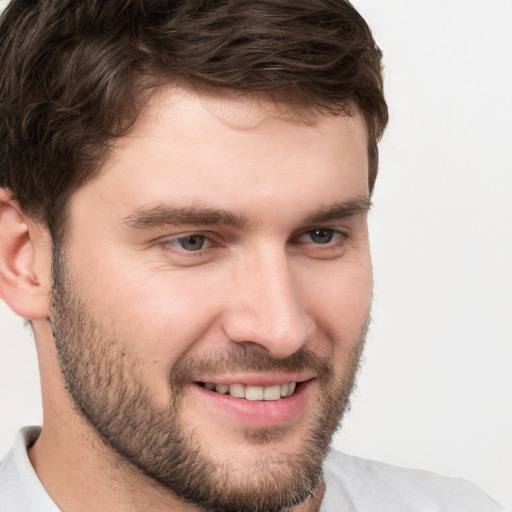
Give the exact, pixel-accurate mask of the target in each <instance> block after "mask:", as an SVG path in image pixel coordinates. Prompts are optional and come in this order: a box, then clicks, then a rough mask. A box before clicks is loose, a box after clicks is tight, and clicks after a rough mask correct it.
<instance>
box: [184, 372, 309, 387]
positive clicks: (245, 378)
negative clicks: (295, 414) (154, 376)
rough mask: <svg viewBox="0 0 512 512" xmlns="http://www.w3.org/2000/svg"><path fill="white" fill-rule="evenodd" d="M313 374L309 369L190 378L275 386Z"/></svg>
mask: <svg viewBox="0 0 512 512" xmlns="http://www.w3.org/2000/svg"><path fill="white" fill-rule="evenodd" d="M314 378H315V375H314V374H313V373H312V372H310V371H302V372H291V373H270V372H269V373H242V374H238V375H236V374H235V375H213V374H212V375H201V376H198V377H197V378H194V379H192V380H193V381H194V382H202V383H207V382H211V383H215V384H226V385H227V386H229V385H230V384H243V385H245V386H262V387H268V386H276V385H282V384H287V383H289V382H304V381H307V380H311V379H314Z"/></svg>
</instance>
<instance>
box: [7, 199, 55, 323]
mask: <svg viewBox="0 0 512 512" xmlns="http://www.w3.org/2000/svg"><path fill="white" fill-rule="evenodd" d="M48 245H49V244H46V243H44V241H43V237H42V233H41V232H40V230H39V229H37V228H36V226H35V225H34V224H33V223H30V221H29V220H28V219H27V217H26V216H25V215H24V214H23V212H22V211H21V209H20V207H19V205H18V203H17V202H16V201H14V200H12V199H11V198H10V195H9V193H8V192H7V191H6V190H5V189H0V297H1V298H2V299H3V300H4V301H5V302H6V303H7V305H8V306H9V307H10V308H11V309H12V310H13V311H14V312H15V313H16V314H18V315H19V316H21V317H23V318H26V319H29V320H37V319H40V318H46V317H48V310H49V306H48V292H49V286H48V283H49V267H50V265H49V261H50V258H49V253H48V254H45V253H46V252H47V251H49V247H48ZM41 261H43V262H46V261H48V264H42V265H41Z"/></svg>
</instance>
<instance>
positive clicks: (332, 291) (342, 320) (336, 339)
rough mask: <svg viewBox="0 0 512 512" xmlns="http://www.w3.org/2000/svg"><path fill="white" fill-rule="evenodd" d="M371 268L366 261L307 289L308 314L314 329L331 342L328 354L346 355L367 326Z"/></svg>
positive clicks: (331, 274) (329, 276) (332, 274)
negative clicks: (314, 326)
mask: <svg viewBox="0 0 512 512" xmlns="http://www.w3.org/2000/svg"><path fill="white" fill-rule="evenodd" d="M372 282H373V281H372V268H371V263H370V260H369V258H368V261H367V262H366V261H365V262H364V263H359V264H357V265H351V266H350V268H348V266H347V268H343V267H340V268H339V269H338V271H331V272H329V273H328V275H326V276H324V278H323V279H317V283H316V285H315V286H309V287H308V289H309V293H308V292H305V293H308V303H309V311H310V312H311V313H310V314H311V315H312V316H313V317H314V318H315V321H316V324H317V329H318V330H319V331H320V332H321V333H323V334H324V335H325V336H326V337H327V338H328V339H329V340H330V342H331V350H332V351H333V352H334V351H337V352H340V351H341V352H344V353H347V352H349V351H350V350H351V349H352V348H353V347H354V346H355V345H357V344H358V342H359V340H360V339H361V335H362V334H364V330H365V328H366V325H367V322H368V315H369V309H370V305H371V297H372Z"/></svg>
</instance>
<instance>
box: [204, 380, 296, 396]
mask: <svg viewBox="0 0 512 512" xmlns="http://www.w3.org/2000/svg"><path fill="white" fill-rule="evenodd" d="M295 386H296V383H295V382H288V383H286V384H276V385H275V386H267V387H263V386H245V385H244V384H230V385H229V386H228V385H227V384H213V383H211V382H208V383H206V384H205V385H204V387H205V388H206V389H209V390H210V391H213V390H215V391H217V392H218V393H222V394H224V395H226V394H229V395H231V396H233V397H236V398H245V399H246V400H279V399H280V398H282V397H287V396H290V395H291V394H292V393H293V392H294V391H295Z"/></svg>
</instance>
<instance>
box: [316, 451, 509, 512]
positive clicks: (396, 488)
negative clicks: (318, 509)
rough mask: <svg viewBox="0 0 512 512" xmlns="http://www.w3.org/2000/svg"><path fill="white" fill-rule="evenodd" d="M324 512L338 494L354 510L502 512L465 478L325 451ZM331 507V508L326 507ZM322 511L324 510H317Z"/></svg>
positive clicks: (387, 511) (502, 510)
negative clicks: (450, 476) (327, 454)
mask: <svg viewBox="0 0 512 512" xmlns="http://www.w3.org/2000/svg"><path fill="white" fill-rule="evenodd" d="M324 469H325V481H326V487H327V490H326V499H325V502H326V504H329V506H328V507H326V508H325V511H326V512H330V510H331V509H332V510H337V509H336V508H335V504H336V502H337V500H338V499H339V498H338V496H342V500H344V502H345V501H348V502H349V503H350V504H351V506H352V509H353V510H354V511H356V512H359V511H367V510H379V512H401V511H404V512H405V511H407V512H416V511H417V512H427V511H428V512H506V510H505V509H504V508H502V507H500V506H499V505H498V504H497V503H496V502H495V501H494V500H493V499H492V498H490V497H489V496H488V495H487V494H485V493H484V492H483V491H481V490H480V489H479V488H478V487H476V486H475V485H473V484H471V483H470V482H468V481H466V480H462V479H459V478H448V477H444V476H440V475H436V474H434V473H430V472H428V471H421V470H415V469H406V468H401V467H397V466H392V465H390V464H385V463H382V462H376V461H371V460H366V459H362V458H360V457H354V456H351V455H347V454H343V453H340V452H338V451H335V450H333V451H331V453H330V454H329V456H328V458H327V459H326V462H325V465H324ZM329 507H331V508H329ZM322 510H324V509H322Z"/></svg>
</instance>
